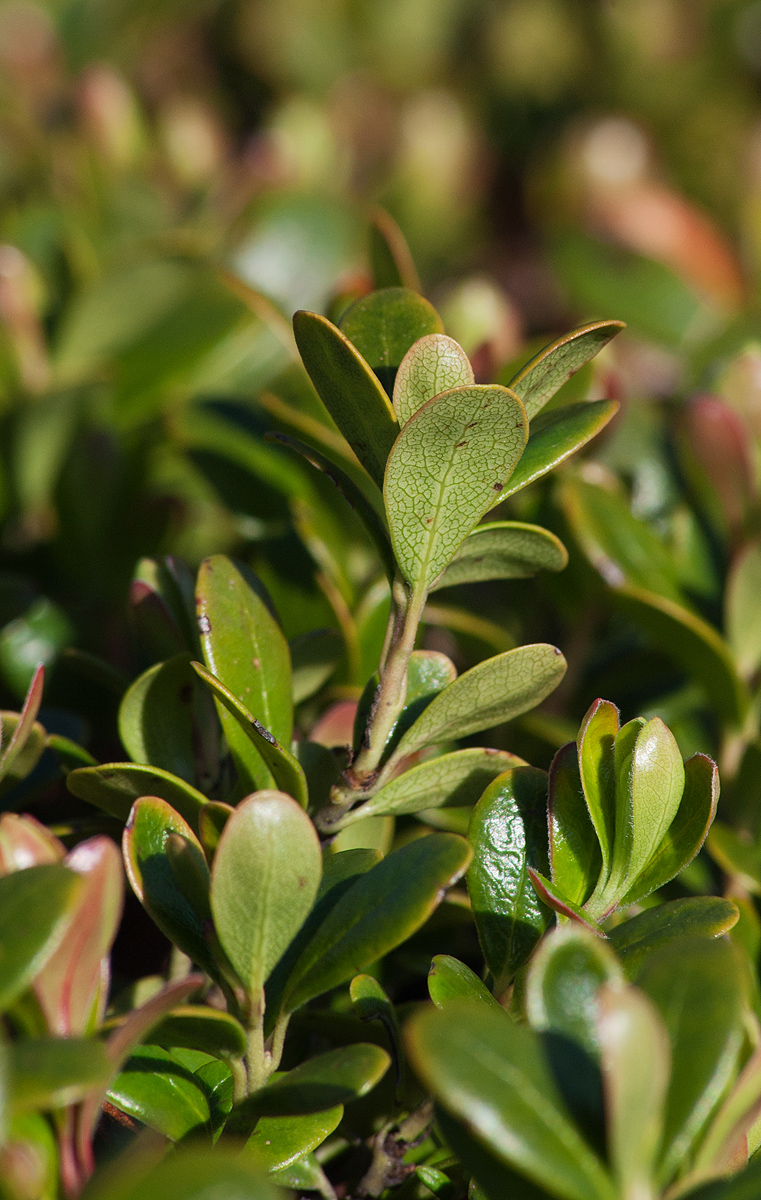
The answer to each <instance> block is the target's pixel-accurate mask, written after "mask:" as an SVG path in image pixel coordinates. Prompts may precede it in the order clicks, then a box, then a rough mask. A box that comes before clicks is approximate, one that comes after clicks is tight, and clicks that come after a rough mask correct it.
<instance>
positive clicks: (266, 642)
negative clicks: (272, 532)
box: [196, 554, 293, 790]
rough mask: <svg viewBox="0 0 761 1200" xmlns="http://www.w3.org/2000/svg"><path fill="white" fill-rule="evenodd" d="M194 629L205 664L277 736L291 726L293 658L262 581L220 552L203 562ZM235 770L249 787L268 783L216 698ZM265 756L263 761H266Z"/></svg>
mask: <svg viewBox="0 0 761 1200" xmlns="http://www.w3.org/2000/svg"><path fill="white" fill-rule="evenodd" d="M196 604H197V611H198V628H199V630H200V632H201V645H202V647H203V654H204V659H205V662H206V666H207V667H208V669H209V671H210V672H211V673H212V675H215V676H216V677H217V679H219V680H220V681H221V683H222V684H223V685H224V686H225V687H226V688H227V689H228V690H229V691H230V692H231V693H232V695H233V696H234V697H235V698H236V699H237V700H239V701H240V702H241V704H243V705H244V706H245V708H246V709H248V710H249V711H250V712H251V713H253V715H254V717H255V718H256V719H257V721H259V722H260V723H261V725H263V726H264V728H265V729H267V730H268V731H269V733H270V734H271V736H272V737H274V738H275V740H276V741H278V742H280V743H282V745H284V746H290V744H291V733H292V731H293V700H292V697H291V658H290V653H289V650H288V643H287V641H286V639H285V635H284V634H283V631H282V630H281V628H280V626H279V624H278V622H277V620H276V618H275V617H274V615H273V613H272V611H271V605H270V601H269V597H268V596H267V594H266V592H265V590H264V588H263V586H262V584H261V583H260V582H259V580H258V579H257V578H256V576H255V575H253V573H252V572H250V571H248V570H247V569H246V568H243V567H239V566H238V565H236V564H235V563H233V562H232V561H231V560H230V559H229V558H227V557H226V556H225V555H224V554H215V555H213V556H212V557H211V558H207V559H205V560H204V562H202V563H201V566H200V569H199V572H198V582H197V584H196ZM217 711H218V712H219V716H220V719H221V721H222V727H223V729H224V731H225V736H226V737H227V740H228V743H229V745H230V749H231V751H232V754H233V758H234V759H235V762H236V766H237V767H238V770H239V772H242V774H243V777H244V779H245V780H246V783H247V784H250V785H251V787H252V790H256V789H257V788H258V787H267V786H268V784H269V782H270V780H269V773H268V771H267V769H266V767H265V765H264V762H262V758H263V756H261V757H260V755H259V754H258V753H257V749H258V748H257V749H254V743H252V742H251V739H250V737H248V736H247V735H246V732H245V730H241V728H240V727H239V724H238V722H237V721H236V720H235V719H234V717H233V716H232V715H231V714H230V712H229V710H228V708H227V707H226V706H225V704H224V703H220V702H218V703H217ZM265 761H266V760H265Z"/></svg>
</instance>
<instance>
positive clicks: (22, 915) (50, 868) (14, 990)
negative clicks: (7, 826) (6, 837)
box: [0, 863, 83, 1011]
mask: <svg viewBox="0 0 761 1200" xmlns="http://www.w3.org/2000/svg"><path fill="white" fill-rule="evenodd" d="M82 886H83V884H82V880H81V878H80V877H79V876H78V875H77V874H76V872H74V871H70V870H69V869H68V867H64V866H63V865H61V864H57V863H50V864H42V865H40V866H37V867H27V869H26V870H24V871H14V872H12V874H10V875H4V876H2V877H1V878H0V1010H3V1011H4V1010H5V1009H7V1008H8V1007H9V1006H10V1005H11V1004H12V1003H13V1001H14V1000H16V999H17V998H18V997H19V996H20V995H21V994H22V992H24V991H26V989H27V988H28V987H29V984H30V983H31V982H32V980H33V979H34V977H35V975H36V974H37V973H38V972H39V971H40V970H41V969H42V967H43V966H44V965H45V963H46V962H47V961H48V959H49V958H50V957H51V955H52V954H53V953H54V951H55V950H56V948H57V947H58V946H59V945H60V943H61V940H62V938H63V937H64V936H65V934H66V931H67V930H68V928H69V926H70V924H71V920H72V917H73V913H74V909H75V906H76V903H77V900H78V898H79V896H80V894H81V889H82Z"/></svg>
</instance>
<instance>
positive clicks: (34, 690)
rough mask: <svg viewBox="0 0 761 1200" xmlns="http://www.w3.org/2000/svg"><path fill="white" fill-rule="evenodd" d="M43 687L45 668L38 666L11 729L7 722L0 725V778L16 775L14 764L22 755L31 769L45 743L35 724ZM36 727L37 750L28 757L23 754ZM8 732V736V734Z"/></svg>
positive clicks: (39, 727) (43, 736)
mask: <svg viewBox="0 0 761 1200" xmlns="http://www.w3.org/2000/svg"><path fill="white" fill-rule="evenodd" d="M44 687H45V668H44V666H39V667H37V669H36V670H35V672H34V675H33V676H32V681H31V683H30V684H29V690H28V691H27V693H26V699H25V700H24V705H23V708H22V709H21V712H20V714H19V716H18V718H17V721H16V724H15V726H14V727H13V729H12V730H10V729H8V728H6V725H8V724H9V723H8V722H5V721H4V722H3V727H2V747H1V748H0V779H3V778H5V777H6V776H8V775H13V776H16V777H18V772H17V771H14V766H16V767H17V766H18V761H17V760H18V759H19V758H21V757H22V756H23V757H24V758H25V759H26V760H27V761H26V762H25V766H26V767H27V768H28V771H31V770H32V768H33V767H34V765H35V764H36V762H37V760H38V759H39V757H40V755H41V754H42V750H43V749H44V745H45V741H44V739H45V733H44V730H42V727H41V726H36V725H35V722H36V720H37V714H38V712H39V711H40V705H41V704H42V692H43V689H44ZM36 728H38V729H39V730H40V731H41V733H42V740H41V744H40V737H39V735H38V736H37V737H36V738H35V739H34V742H35V744H39V747H40V748H39V752H37V750H36V748H35V749H34V750H33V756H32V757H31V759H30V757H29V755H28V754H24V750H25V749H26V747H27V743H28V742H29V741H30V740H31V739H32V735H33V732H34V730H35V729H36ZM9 734H10V736H9Z"/></svg>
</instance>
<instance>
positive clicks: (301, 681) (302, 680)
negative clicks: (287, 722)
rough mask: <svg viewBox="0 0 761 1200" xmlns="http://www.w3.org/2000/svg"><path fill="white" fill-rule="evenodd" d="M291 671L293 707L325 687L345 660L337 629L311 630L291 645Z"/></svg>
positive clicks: (293, 639)
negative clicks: (340, 663)
mask: <svg viewBox="0 0 761 1200" xmlns="http://www.w3.org/2000/svg"><path fill="white" fill-rule="evenodd" d="M290 649H291V666H292V669H293V703H294V704H301V703H302V701H304V700H308V699H309V697H310V696H313V695H314V694H315V692H318V691H319V690H320V688H321V687H322V685H323V684H324V683H327V681H328V679H330V676H331V675H332V674H333V672H334V671H335V669H336V667H337V666H338V664H339V662H340V661H341V659H342V658H343V656H344V642H343V638H342V637H341V635H340V633H339V632H338V630H337V629H314V630H312V631H311V632H310V633H300V634H298V635H297V637H295V638H292V639H291V642H290Z"/></svg>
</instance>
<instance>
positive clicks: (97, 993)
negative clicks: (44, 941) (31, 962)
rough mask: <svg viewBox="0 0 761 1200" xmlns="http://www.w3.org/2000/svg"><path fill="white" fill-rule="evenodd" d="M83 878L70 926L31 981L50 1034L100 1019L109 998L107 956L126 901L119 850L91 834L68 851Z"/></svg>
mask: <svg viewBox="0 0 761 1200" xmlns="http://www.w3.org/2000/svg"><path fill="white" fill-rule="evenodd" d="M66 866H67V867H68V868H69V869H70V870H72V871H76V873H77V874H78V875H79V876H80V877H81V878H82V881H83V886H82V888H81V889H80V893H79V896H78V898H77V901H76V904H75V907H74V910H73V914H72V925H73V927H72V929H71V931H70V933H69V936H68V937H66V938H64V940H63V942H61V944H60V946H59V947H58V949H57V950H56V951H55V952H54V953H53V955H52V957H51V958H49V959H48V961H47V963H46V964H45V966H44V967H43V969H42V970H41V971H40V973H39V975H38V976H37V978H36V979H35V981H34V991H35V995H36V996H37V1000H38V1003H39V1005H40V1008H41V1009H42V1012H43V1013H44V1015H45V1023H46V1025H47V1028H48V1029H49V1030H50V1032H51V1033H55V1034H57V1035H58V1036H60V1037H72V1036H75V1037H76V1036H78V1035H82V1034H85V1033H90V1032H92V1029H93V1028H94V1027H96V1026H97V1025H98V1024H100V1021H101V1020H102V1018H103V1013H104V1012H105V1006H106V1000H107V998H108V980H109V960H108V954H109V951H110V950H111V946H112V944H113V940H114V938H115V937H116V931H117V929H118V927H119V921H120V920H121V915H122V907H123V903H124V875H123V871H122V862H121V855H120V854H119V851H118V849H117V848H116V846H115V845H114V843H113V842H112V841H111V839H110V838H107V837H94V838H89V839H88V840H87V841H85V842H80V843H79V845H78V846H75V847H74V849H73V850H72V851H71V853H70V854H68V855H67V856H66Z"/></svg>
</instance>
